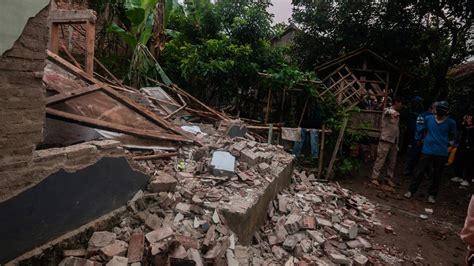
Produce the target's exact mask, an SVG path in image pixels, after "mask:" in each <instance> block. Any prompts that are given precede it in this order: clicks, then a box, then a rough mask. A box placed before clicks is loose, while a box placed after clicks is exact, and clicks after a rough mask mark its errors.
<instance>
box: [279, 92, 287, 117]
mask: <svg viewBox="0 0 474 266" xmlns="http://www.w3.org/2000/svg"><path fill="white" fill-rule="evenodd" d="M285 97H286V87H285V88H283V99H282V100H281V108H280V121H283V108H285Z"/></svg>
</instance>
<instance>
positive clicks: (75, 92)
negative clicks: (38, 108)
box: [46, 84, 101, 106]
mask: <svg viewBox="0 0 474 266" xmlns="http://www.w3.org/2000/svg"><path fill="white" fill-rule="evenodd" d="M100 89H101V87H100V85H98V84H93V85H90V86H87V87H85V88H82V89H77V90H73V91H70V92H67V93H65V94H62V93H61V94H56V95H53V96H50V97H47V98H46V106H49V105H52V104H55V103H59V102H64V101H66V100H70V99H73V98H76V97H79V96H81V95H84V94H88V93H91V92H94V91H98V90H100Z"/></svg>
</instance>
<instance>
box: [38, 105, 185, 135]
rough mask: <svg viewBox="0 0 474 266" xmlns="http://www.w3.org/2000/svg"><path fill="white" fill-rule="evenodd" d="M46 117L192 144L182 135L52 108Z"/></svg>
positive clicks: (47, 111)
mask: <svg viewBox="0 0 474 266" xmlns="http://www.w3.org/2000/svg"><path fill="white" fill-rule="evenodd" d="M46 115H47V116H48V117H51V118H55V119H59V120H63V121H67V122H73V123H77V124H80V125H83V126H87V127H93V128H98V129H104V130H109V131H114V132H119V133H124V134H129V135H133V136H137V137H141V138H150V139H157V140H172V141H183V142H191V141H190V140H189V139H187V138H185V137H183V136H180V135H173V134H168V133H162V132H157V131H154V130H145V129H136V128H133V127H128V126H124V125H119V124H115V123H110V122H107V121H103V120H99V119H96V118H90V117H86V116H81V115H76V114H71V113H67V112H63V111H59V110H55V109H53V108H50V107H46Z"/></svg>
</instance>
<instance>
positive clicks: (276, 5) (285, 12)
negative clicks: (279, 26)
mask: <svg viewBox="0 0 474 266" xmlns="http://www.w3.org/2000/svg"><path fill="white" fill-rule="evenodd" d="M272 4H273V6H271V7H270V8H269V9H268V12H270V13H272V14H274V15H275V17H274V18H273V20H274V23H279V22H285V23H288V19H289V18H290V17H291V9H292V6H291V0H272Z"/></svg>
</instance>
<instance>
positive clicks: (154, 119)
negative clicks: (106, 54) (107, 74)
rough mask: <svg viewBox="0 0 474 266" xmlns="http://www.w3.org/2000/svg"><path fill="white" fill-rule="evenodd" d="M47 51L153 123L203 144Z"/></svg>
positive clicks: (61, 63) (64, 65)
mask: <svg viewBox="0 0 474 266" xmlns="http://www.w3.org/2000/svg"><path fill="white" fill-rule="evenodd" d="M47 53H48V57H49V58H50V59H52V60H54V61H55V62H57V63H59V64H60V65H62V66H63V67H65V70H67V71H69V72H71V73H72V74H75V75H78V76H79V77H81V78H82V79H85V80H86V81H88V82H91V83H93V84H98V85H100V86H101V87H102V90H103V91H104V92H105V93H107V94H108V95H109V96H111V97H113V98H114V99H116V100H118V101H119V102H121V103H122V104H124V105H126V106H127V107H129V108H130V109H132V110H134V111H136V112H138V113H139V114H140V115H142V116H144V117H145V118H146V119H148V120H149V121H151V122H153V123H155V124H157V125H159V126H162V127H165V128H166V129H169V130H171V131H173V132H175V133H177V134H179V135H182V136H185V137H187V138H189V139H190V140H193V141H195V142H196V143H198V144H199V145H201V146H202V143H201V142H200V141H199V140H197V139H196V138H195V137H194V135H192V134H191V133H188V132H186V131H184V130H182V129H181V128H180V127H177V126H175V125H173V124H171V123H170V122H168V121H166V120H164V119H163V118H161V117H160V116H158V115H156V114H155V113H153V112H151V111H149V110H148V109H146V108H145V107H143V106H141V105H140V104H138V103H135V102H134V101H132V100H131V99H129V98H128V97H126V96H123V95H121V94H120V93H118V92H116V91H115V90H114V89H112V88H111V87H110V86H109V85H107V84H106V83H103V82H100V81H98V80H96V79H95V78H94V77H92V75H89V74H88V73H86V72H84V71H83V70H82V69H79V68H77V67H76V66H74V65H73V64H71V63H69V62H68V61H66V60H64V59H63V58H62V57H60V56H59V55H57V54H55V53H53V52H51V51H47Z"/></svg>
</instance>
